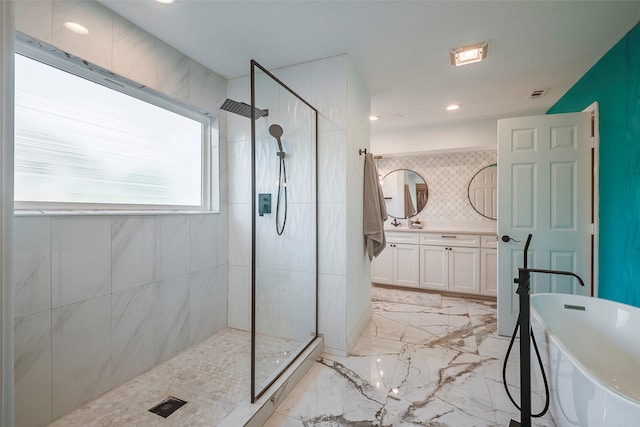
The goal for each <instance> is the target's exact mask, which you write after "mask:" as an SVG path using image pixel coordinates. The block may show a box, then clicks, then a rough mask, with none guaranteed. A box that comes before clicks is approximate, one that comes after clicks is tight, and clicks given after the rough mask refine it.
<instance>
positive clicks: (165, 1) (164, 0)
mask: <svg viewBox="0 0 640 427" xmlns="http://www.w3.org/2000/svg"><path fill="white" fill-rule="evenodd" d="M156 1H157V2H158V3H162V4H171V3H174V2H175V1H176V0H156Z"/></svg>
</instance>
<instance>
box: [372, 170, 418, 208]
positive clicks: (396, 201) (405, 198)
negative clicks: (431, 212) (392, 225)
mask: <svg viewBox="0 0 640 427" xmlns="http://www.w3.org/2000/svg"><path fill="white" fill-rule="evenodd" d="M380 185H381V186H382V193H383V194H384V201H385V204H386V205H387V214H389V216H390V217H393V218H398V219H406V218H411V217H413V216H416V215H418V214H419V213H420V211H421V210H422V209H423V208H424V207H425V205H426V204H427V199H428V198H429V190H428V188H427V183H426V182H425V180H424V178H423V177H421V176H420V175H418V174H417V173H416V172H414V171H412V170H410V169H397V170H394V171H391V172H389V173H388V174H386V175H385V176H384V177H383V178H382V181H380Z"/></svg>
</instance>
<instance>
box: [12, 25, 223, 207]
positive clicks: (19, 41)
mask: <svg viewBox="0 0 640 427" xmlns="http://www.w3.org/2000/svg"><path fill="white" fill-rule="evenodd" d="M15 53H16V54H18V55H22V56H25V57H27V58H30V59H33V60H35V61H38V62H41V63H43V64H45V65H48V66H51V67H54V68H58V69H60V70H62V71H65V72H68V73H70V74H72V75H75V76H77V77H80V78H84V79H86V80H89V81H91V82H94V83H96V84H99V85H102V86H105V87H107V88H110V89H112V90H116V91H118V92H121V93H124V94H126V95H129V96H132V97H134V98H136V99H139V100H141V101H144V102H147V103H149V104H152V105H155V106H157V107H160V108H163V109H165V110H168V111H171V112H173V113H176V114H179V115H182V116H185V117H187V118H190V119H193V120H195V121H198V122H200V123H202V140H201V159H202V164H201V168H202V174H201V175H202V177H201V179H202V182H201V193H202V194H201V205H199V206H187V205H149V204H143V205H137V204H114V203H73V202H39V201H16V202H15V210H16V213H17V214H19V213H20V212H21V211H22V212H27V211H28V212H33V211H38V212H42V211H45V212H49V211H51V212H65V213H67V212H70V211H83V212H87V211H93V212H99V211H109V212H113V211H124V212H126V213H131V212H149V213H158V212H159V211H170V212H182V211H186V212H219V188H218V185H219V173H220V168H219V131H218V119H217V117H215V116H213V115H211V114H210V113H207V112H204V111H201V110H199V109H197V108H196V107H193V106H190V105H187V104H184V103H181V102H179V101H176V100H175V99H173V98H171V97H169V96H167V95H164V94H162V93H160V92H158V91H155V90H153V89H150V88H148V87H146V86H143V85H140V84H138V83H135V82H133V81H131V80H129V79H127V78H124V77H122V76H119V75H117V74H115V73H113V72H111V71H109V70H106V69H104V68H101V67H99V66H96V65H93V64H90V63H88V62H87V61H84V60H82V59H81V58H77V57H74V56H72V55H69V54H67V53H65V52H62V51H60V50H58V49H56V48H55V47H53V46H50V45H46V44H45V43H42V42H40V41H37V40H34V39H31V38H30V37H29V36H26V35H24V34H21V33H17V37H16V44H15ZM214 165H216V166H218V167H217V168H216V170H215V171H214V170H213V167H214ZM214 172H215V173H214Z"/></svg>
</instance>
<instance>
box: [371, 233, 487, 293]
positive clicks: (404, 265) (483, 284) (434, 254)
mask: <svg viewBox="0 0 640 427" xmlns="http://www.w3.org/2000/svg"><path fill="white" fill-rule="evenodd" d="M386 237H387V247H386V249H385V250H384V251H383V252H382V253H381V254H380V255H379V256H378V257H377V258H375V259H374V260H373V262H372V267H371V281H372V282H373V283H379V284H387V285H397V286H406V287H420V288H424V289H431V290H438V291H448V292H458V293H465V294H479V295H487V296H496V295H497V262H496V257H497V253H496V252H497V240H496V235H495V234H492V235H485V234H471V233H442V232H427V231H417V230H416V231H414V230H407V231H387V232H386Z"/></svg>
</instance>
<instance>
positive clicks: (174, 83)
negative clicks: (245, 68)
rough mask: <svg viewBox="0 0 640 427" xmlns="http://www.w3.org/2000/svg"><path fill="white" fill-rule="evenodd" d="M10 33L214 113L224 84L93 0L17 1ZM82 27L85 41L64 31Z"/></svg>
mask: <svg viewBox="0 0 640 427" xmlns="http://www.w3.org/2000/svg"><path fill="white" fill-rule="evenodd" d="M15 3H16V5H15V17H16V30H18V31H21V32H23V33H26V34H28V35H30V36H31V37H34V38H36V39H38V40H41V41H44V42H46V43H49V44H52V45H54V46H56V47H57V48H59V49H61V50H63V51H65V52H68V53H70V54H72V55H75V56H78V57H80V58H82V59H85V60H87V61H89V62H92V63H94V64H96V65H99V66H101V67H103V68H106V69H108V70H111V71H113V72H115V73H117V74H119V75H121V76H123V77H126V78H128V79H131V80H133V81H135V82H137V83H141V84H143V85H145V86H148V87H150V88H153V89H156V90H158V91H160V92H162V93H164V94H165V95H170V96H172V97H174V98H176V99H177V100H179V101H181V102H184V103H186V104H188V105H193V106H196V107H199V108H201V109H203V110H204V111H208V112H210V113H217V111H218V108H219V107H220V105H221V104H222V102H223V101H224V99H225V98H226V84H227V81H226V79H225V78H223V77H222V76H220V75H218V74H216V73H214V72H212V71H211V70H209V69H207V68H205V67H204V66H202V65H201V64H199V63H198V62H196V61H194V60H192V59H191V58H189V57H187V56H186V55H184V54H182V53H181V52H179V51H177V50H175V49H173V48H172V47H171V46H168V45H167V44H166V43H164V42H162V41H161V40H158V39H157V38H155V37H154V36H152V35H151V34H149V33H147V32H145V31H144V30H142V29H141V28H138V27H136V26H135V25H133V24H132V23H130V22H129V21H127V20H125V19H124V18H122V17H121V16H119V15H116V14H115V13H113V12H112V11H110V10H109V9H107V8H105V7H104V6H102V5H101V4H99V3H97V2H95V1H93V0H18V1H16V2H15ZM67 21H73V22H78V23H82V24H83V25H85V26H86V27H87V28H88V29H89V30H90V32H89V34H87V35H86V36H83V35H78V34H75V33H72V32H70V31H68V30H67V29H66V28H65V27H64V26H63V25H62V24H63V23H64V22H67Z"/></svg>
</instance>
